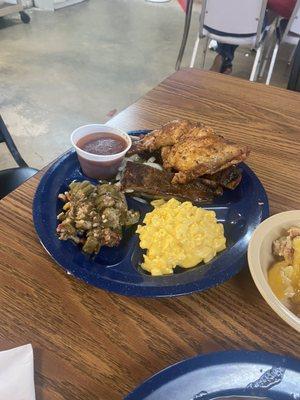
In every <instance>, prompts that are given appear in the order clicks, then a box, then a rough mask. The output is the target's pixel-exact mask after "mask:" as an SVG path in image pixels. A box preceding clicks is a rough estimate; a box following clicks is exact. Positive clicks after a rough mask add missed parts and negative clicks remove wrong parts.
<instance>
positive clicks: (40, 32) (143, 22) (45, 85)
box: [0, 0, 289, 169]
mask: <svg viewBox="0 0 300 400" xmlns="http://www.w3.org/2000/svg"><path fill="white" fill-rule="evenodd" d="M30 15H31V18H32V22H31V24H29V25H24V24H22V23H21V22H19V18H18V16H13V17H7V18H5V19H2V20H1V21H0V48H1V53H0V54H1V56H0V110H1V114H2V115H3V118H4V119H5V121H6V122H7V125H8V126H9V129H10V131H11V133H12V135H13V137H14V139H15V141H16V143H17V145H18V147H19V149H20V151H21V153H22V155H23V156H24V158H25V159H26V161H27V162H28V163H29V164H30V165H31V166H34V167H37V168H40V167H42V166H44V165H46V164H47V163H48V162H49V161H51V160H52V159H53V158H55V157H56V156H58V155H59V154H60V153H62V152H63V151H64V150H66V149H67V148H68V147H69V146H70V143H69V135H70V132H71V131H72V130H73V129H74V128H75V127H77V126H79V125H81V124H85V123H88V122H102V121H107V120H108V118H109V117H108V113H109V112H110V111H111V110H113V109H117V110H118V111H120V110H122V109H123V108H125V107H126V106H128V105H129V104H131V103H132V102H134V101H135V100H136V99H137V98H138V97H139V96H142V95H143V94H144V93H146V92H147V91H148V90H149V89H151V88H152V87H153V86H155V85H156V84H158V83H159V82H160V81H161V80H162V79H163V78H164V77H166V76H167V75H169V74H171V73H172V72H174V65H175V61H176V58H177V52H178V49H179V45H180V41H181V35H182V30H183V21H184V14H183V12H182V11H181V9H180V8H179V6H178V4H177V1H175V0H173V1H171V2H169V3H163V4H154V3H150V2H146V1H145V0H130V1H129V0H113V1H112V0H101V1H99V0H89V1H87V2H85V3H82V4H80V5H77V6H73V7H68V8H65V9H62V10H59V11H56V12H54V13H52V12H42V11H37V10H32V11H30ZM197 18H198V13H197V10H196V11H195V13H194V19H193V24H192V27H191V33H190V39H189V44H188V48H187V51H186V57H185V59H184V62H183V66H187V65H188V61H189V57H190V55H191V48H192V46H193V40H194V38H195V37H196V33H197V27H198V21H197ZM288 53H289V49H283V51H282V52H281V54H279V61H278V63H277V66H276V69H275V72H274V79H273V84H276V85H279V86H283V87H285V86H286V82H287V77H288V69H287V62H286V61H285V60H286V59H287V57H288ZM214 56H215V53H213V52H209V54H208V59H207V67H208V66H209V65H210V64H211V62H212V59H213V57H214ZM252 62H253V54H249V52H247V50H245V49H239V50H238V51H237V54H236V59H235V64H234V71H233V75H235V76H238V77H242V78H245V79H247V78H248V77H249V73H250V70H251V66H252ZM13 165H14V163H13V161H12V159H11V157H10V155H9V154H8V152H7V151H6V149H5V148H4V146H3V145H0V169H3V168H8V167H10V166H13Z"/></svg>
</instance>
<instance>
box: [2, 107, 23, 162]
mask: <svg viewBox="0 0 300 400" xmlns="http://www.w3.org/2000/svg"><path fill="white" fill-rule="evenodd" d="M1 139H2V140H1ZM1 141H4V142H5V143H6V145H7V147H8V150H9V151H10V153H11V155H12V156H13V158H14V160H15V162H16V163H17V164H18V165H19V167H28V165H27V163H26V162H25V161H24V160H23V158H22V156H21V154H20V153H19V151H18V149H17V146H16V145H15V143H14V141H13V140H12V137H11V136H10V133H9V132H8V129H7V127H6V125H5V123H4V121H3V119H2V117H1V115H0V142H1Z"/></svg>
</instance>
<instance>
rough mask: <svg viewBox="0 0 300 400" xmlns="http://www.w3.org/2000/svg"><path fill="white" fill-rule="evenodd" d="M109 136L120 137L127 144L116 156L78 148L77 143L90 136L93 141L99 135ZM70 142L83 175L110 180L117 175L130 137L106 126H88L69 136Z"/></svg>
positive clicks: (129, 143) (119, 130)
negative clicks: (93, 136) (93, 137)
mask: <svg viewBox="0 0 300 400" xmlns="http://www.w3.org/2000/svg"><path fill="white" fill-rule="evenodd" d="M100 133H103V135H104V134H110V135H112V137H113V136H114V135H116V136H119V137H121V138H122V139H123V140H124V142H125V143H126V144H127V146H126V148H124V150H122V151H121V152H119V153H116V154H105V155H102V154H101V155H100V154H94V153H88V152H87V151H85V150H83V149H81V148H80V147H78V142H79V141H80V140H81V139H82V138H84V137H86V136H89V137H91V138H92V135H93V134H95V139H97V138H99V134H100ZM71 142H72V145H73V146H74V148H75V150H76V152H77V156H78V159H79V163H80V166H81V169H82V171H83V173H84V174H85V175H86V176H87V177H89V178H93V179H103V180H104V179H111V178H113V177H114V176H115V175H116V174H117V173H118V169H119V167H120V165H121V163H122V161H123V159H124V157H125V154H126V152H127V151H128V150H129V149H130V147H131V138H130V136H129V135H128V134H127V133H126V132H124V131H122V130H121V129H118V128H113V127H111V126H108V125H103V124H89V125H84V126H81V127H79V128H77V129H75V131H73V132H72V134H71Z"/></svg>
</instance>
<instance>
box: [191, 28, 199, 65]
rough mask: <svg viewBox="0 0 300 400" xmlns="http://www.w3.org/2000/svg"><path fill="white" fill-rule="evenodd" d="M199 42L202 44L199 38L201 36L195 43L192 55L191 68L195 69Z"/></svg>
mask: <svg viewBox="0 0 300 400" xmlns="http://www.w3.org/2000/svg"><path fill="white" fill-rule="evenodd" d="M199 42H200V38H199V36H197V39H196V41H195V44H194V48H193V54H192V58H191V62H190V68H193V67H194V65H195V60H196V56H197V52H198V47H199Z"/></svg>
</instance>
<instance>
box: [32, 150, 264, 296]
mask: <svg viewBox="0 0 300 400" xmlns="http://www.w3.org/2000/svg"><path fill="white" fill-rule="evenodd" d="M240 167H241V169H242V170H243V179H242V182H241V184H240V185H239V186H238V187H237V188H236V189H235V190H233V191H230V190H226V191H225V192H224V195H223V196H221V197H219V198H216V199H215V202H214V203H213V204H209V205H207V206H206V205H203V207H205V208H207V209H210V210H214V211H215V212H216V215H217V219H218V221H220V222H222V223H223V224H224V228H225V236H226V238H227V249H226V250H224V251H223V252H222V253H220V254H219V255H218V256H217V257H215V258H214V259H213V260H212V261H211V262H210V263H208V264H205V265H200V266H197V267H194V268H192V269H189V270H179V271H178V272H176V273H174V274H173V275H168V276H162V277H151V276H150V275H148V274H147V273H146V272H144V271H143V270H142V269H141V268H140V266H139V265H140V263H141V261H142V251H141V249H140V247H139V239H138V236H137V235H136V234H135V228H131V229H129V230H127V231H126V232H125V233H124V235H123V240H122V242H121V244H120V245H119V246H118V247H116V248H108V247H103V248H102V249H101V250H100V253H99V254H98V255H96V256H95V257H91V256H88V255H86V254H84V253H83V252H82V251H81V250H80V248H79V247H77V246H76V245H74V244H73V243H72V242H71V241H66V242H65V241H60V240H59V239H58V237H57V235H56V226H57V219H56V216H57V214H58V213H59V212H60V210H61V207H62V204H61V202H60V201H59V200H58V199H57V196H58V194H59V193H61V192H64V191H65V190H67V188H68V185H69V183H70V182H72V181H73V180H79V181H82V180H84V179H88V178H87V177H86V176H84V175H83V173H82V171H81V169H80V165H79V162H78V159H77V156H76V153H75V152H74V151H73V150H71V151H69V152H68V153H66V154H64V155H63V156H62V157H61V158H59V159H58V160H57V161H56V162H55V163H54V164H53V165H52V166H51V167H50V168H49V169H48V171H47V172H46V173H45V175H44V176H43V177H42V179H41V182H40V184H39V186H38V188H37V191H36V195H35V198H34V203H33V219H34V224H35V228H36V231H37V234H38V236H39V238H40V241H41V243H42V245H43V246H44V247H45V249H46V250H47V252H48V253H49V254H50V255H51V257H52V258H53V259H54V260H55V261H56V262H57V263H58V264H59V265H60V266H61V267H63V268H64V269H65V270H66V271H68V272H69V273H70V274H72V275H74V276H75V277H77V278H79V279H82V280H84V281H85V282H87V283H89V284H91V285H94V286H97V287H99V288H102V289H105V290H108V291H113V292H117V293H120V294H123V295H126V296H152V297H159V296H175V295H183V294H188V293H192V292H195V291H202V290H205V289H207V288H209V287H212V286H215V285H218V284H220V283H222V282H224V281H226V280H228V279H230V278H231V277H232V276H233V275H235V274H236V273H237V272H238V271H239V270H240V269H241V268H242V267H244V266H246V265H247V260H246V253H247V246H248V242H249V239H250V237H251V235H252V232H253V231H254V229H255V228H256V226H257V225H259V224H260V223H261V221H262V220H263V219H265V218H267V217H268V215H269V206H268V199H267V195H266V192H265V190H264V188H263V186H262V184H261V183H260V181H259V180H258V178H257V176H256V175H255V174H254V172H253V171H252V170H251V169H250V168H249V167H248V166H247V165H245V164H242V165H241V166H240ZM127 201H128V205H129V208H133V209H136V210H139V211H140V213H141V220H142V219H143V217H144V216H145V214H146V213H147V212H149V211H151V209H152V207H151V206H150V205H148V204H143V203H140V202H138V201H136V200H134V199H132V198H130V197H128V198H127Z"/></svg>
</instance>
